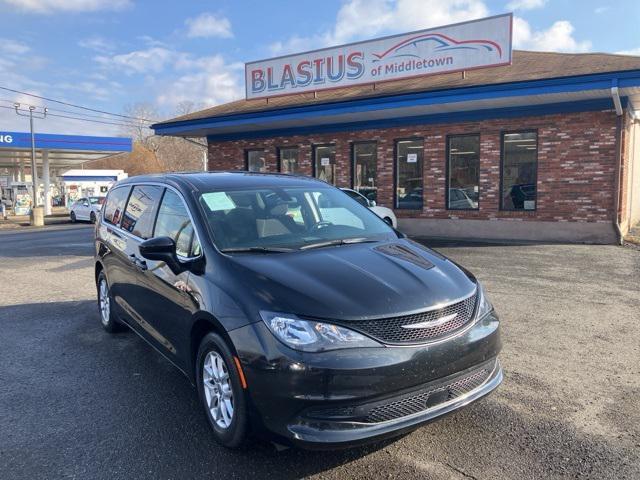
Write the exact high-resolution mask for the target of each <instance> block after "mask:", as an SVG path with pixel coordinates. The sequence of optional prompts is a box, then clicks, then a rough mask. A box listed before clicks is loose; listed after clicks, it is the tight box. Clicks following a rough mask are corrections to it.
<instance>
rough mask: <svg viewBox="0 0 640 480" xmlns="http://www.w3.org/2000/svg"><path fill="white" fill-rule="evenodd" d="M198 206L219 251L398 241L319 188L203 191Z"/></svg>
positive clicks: (338, 195)
mask: <svg viewBox="0 0 640 480" xmlns="http://www.w3.org/2000/svg"><path fill="white" fill-rule="evenodd" d="M200 203H201V205H202V208H203V210H204V213H205V218H206V220H207V222H208V223H209V226H210V227H211V228H210V230H211V232H212V233H213V240H214V242H215V244H216V245H217V247H218V248H219V249H220V250H240V249H254V250H260V249H267V248H281V249H300V248H304V247H309V246H313V245H314V244H317V245H319V246H322V245H325V244H327V243H328V242H329V243H334V242H335V243H340V242H341V241H342V240H350V241H348V242H345V243H355V242H357V241H374V240H392V239H397V238H398V237H397V235H396V234H395V232H394V231H393V230H392V229H391V228H390V227H389V226H388V225H387V224H386V223H385V222H383V221H382V220H381V219H379V218H378V217H376V215H375V214H373V213H372V212H371V211H370V210H369V209H367V208H365V207H363V206H362V205H360V204H358V203H357V202H355V201H354V200H353V199H351V198H349V197H348V196H347V195H346V194H344V193H343V192H341V191H340V190H338V189H335V188H331V187H323V186H321V185H319V186H315V185H314V186H312V187H286V188H278V187H271V188H254V189H247V190H228V191H215V192H208V193H203V194H201V196H200Z"/></svg>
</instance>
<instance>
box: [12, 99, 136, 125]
mask: <svg viewBox="0 0 640 480" xmlns="http://www.w3.org/2000/svg"><path fill="white" fill-rule="evenodd" d="M0 108H5V109H7V110H14V107H5V106H4V105H0ZM19 111H21V112H28V111H29V110H26V109H19ZM47 115H48V116H49V117H59V118H67V119H70V120H78V121H80V122H92V123H102V124H105V125H116V126H118V127H136V128H147V129H148V128H149V127H148V126H146V125H136V124H134V123H118V122H106V121H103V120H92V119H89V118H81V117H73V116H70V115H58V114H55V113H50V112H48V113H47Z"/></svg>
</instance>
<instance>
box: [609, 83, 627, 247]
mask: <svg viewBox="0 0 640 480" xmlns="http://www.w3.org/2000/svg"><path fill="white" fill-rule="evenodd" d="M611 99H612V100H613V106H614V107H615V109H616V177H615V178H616V180H615V183H616V185H615V189H614V192H615V198H614V207H613V228H614V229H615V231H616V235H617V237H618V244H619V245H622V244H623V243H624V235H623V234H622V230H621V229H620V222H619V215H618V212H619V209H620V197H621V193H622V192H621V191H620V190H621V189H620V185H621V180H622V179H621V178H620V177H621V175H622V168H621V167H622V125H623V120H624V117H623V113H624V110H623V109H622V101H621V100H620V91H619V90H618V80H617V79H614V80H612V81H611Z"/></svg>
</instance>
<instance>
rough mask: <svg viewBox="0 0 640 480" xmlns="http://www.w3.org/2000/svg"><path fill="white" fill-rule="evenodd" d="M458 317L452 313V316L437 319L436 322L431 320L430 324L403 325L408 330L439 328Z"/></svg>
mask: <svg viewBox="0 0 640 480" xmlns="http://www.w3.org/2000/svg"><path fill="white" fill-rule="evenodd" d="M457 316H458V314H457V313H452V314H451V315H445V316H444V317H440V318H436V319H435V320H429V321H428V322H420V323H410V324H408V325H402V328H406V329H407V330H414V329H418V328H434V327H439V326H440V325H444V324H445V323H447V322H450V321H451V320H453V319H454V318H456V317H457Z"/></svg>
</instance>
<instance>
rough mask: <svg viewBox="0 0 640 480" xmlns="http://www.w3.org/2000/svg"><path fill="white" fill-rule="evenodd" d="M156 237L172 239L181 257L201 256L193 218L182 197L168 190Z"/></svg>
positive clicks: (161, 208)
mask: <svg viewBox="0 0 640 480" xmlns="http://www.w3.org/2000/svg"><path fill="white" fill-rule="evenodd" d="M153 236H154V237H170V238H172V239H173V241H174V242H176V253H177V254H178V255H180V256H181V257H197V256H198V255H200V244H199V243H198V239H197V237H196V235H195V232H194V230H193V224H192V223H191V218H190V217H189V213H188V212H187V207H185V205H184V203H183V201H182V199H181V198H180V196H179V195H178V194H177V193H175V192H174V191H173V190H169V189H167V190H166V192H165V194H164V197H162V202H161V203H160V209H159V210H158V219H157V220H156V228H155V231H154V235H153Z"/></svg>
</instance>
